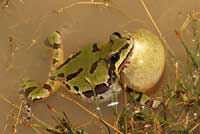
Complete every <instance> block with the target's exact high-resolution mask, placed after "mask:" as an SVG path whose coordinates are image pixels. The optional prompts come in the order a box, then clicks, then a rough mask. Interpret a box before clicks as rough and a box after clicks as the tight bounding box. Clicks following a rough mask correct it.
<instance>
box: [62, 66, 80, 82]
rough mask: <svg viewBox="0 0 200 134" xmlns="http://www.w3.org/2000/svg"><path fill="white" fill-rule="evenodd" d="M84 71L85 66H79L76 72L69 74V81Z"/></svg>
mask: <svg viewBox="0 0 200 134" xmlns="http://www.w3.org/2000/svg"><path fill="white" fill-rule="evenodd" d="M82 71H83V68H79V69H78V70H77V71H76V72H75V73H72V74H69V75H68V76H67V78H66V80H67V81H69V80H71V79H73V78H75V77H76V76H78V75H79V74H80V73H81V72H82Z"/></svg>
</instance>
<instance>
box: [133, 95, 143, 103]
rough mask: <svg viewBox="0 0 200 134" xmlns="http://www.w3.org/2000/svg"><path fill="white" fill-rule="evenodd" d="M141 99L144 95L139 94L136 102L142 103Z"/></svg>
mask: <svg viewBox="0 0 200 134" xmlns="http://www.w3.org/2000/svg"><path fill="white" fill-rule="evenodd" d="M141 99H142V93H139V96H138V98H136V99H135V100H136V101H137V102H140V101H141Z"/></svg>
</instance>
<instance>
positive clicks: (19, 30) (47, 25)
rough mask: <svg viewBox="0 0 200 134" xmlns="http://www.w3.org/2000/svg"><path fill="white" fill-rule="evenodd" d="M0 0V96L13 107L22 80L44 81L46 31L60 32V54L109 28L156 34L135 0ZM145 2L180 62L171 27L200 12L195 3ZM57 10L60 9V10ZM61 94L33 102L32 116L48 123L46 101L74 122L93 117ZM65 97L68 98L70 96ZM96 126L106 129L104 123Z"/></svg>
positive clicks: (4, 111)
mask: <svg viewBox="0 0 200 134" xmlns="http://www.w3.org/2000/svg"><path fill="white" fill-rule="evenodd" d="M1 1H2V2H1ZM1 1H0V4H1V5H0V6H1V9H0V30H1V31H0V44H1V46H0V47H1V49H0V61H1V64H0V70H1V75H0V85H1V88H0V94H1V95H3V96H5V97H6V98H9V99H10V100H11V101H12V102H15V103H16V104H18V105H20V99H19V94H18V93H19V91H20V83H21V82H22V81H23V80H26V79H33V80H37V81H38V82H40V83H42V82H44V81H45V80H46V79H47V76H48V71H49V57H50V54H49V51H50V50H49V48H48V47H47V46H46V45H45V39H46V37H47V35H49V33H51V32H52V31H55V30H59V31H61V32H62V34H63V42H64V49H65V55H66V56H67V55H69V54H70V53H71V52H74V51H76V50H78V49H79V48H81V47H83V46H84V45H86V44H88V43H91V42H98V41H107V40H108V37H109V34H110V33H112V32H114V31H124V30H127V31H134V30H135V29H137V28H146V29H148V30H150V31H152V32H154V33H155V34H157V32H156V30H155V29H154V27H153V25H152V23H151V21H150V20H149V18H148V16H147V14H146V12H145V10H144V8H143V7H142V4H141V3H140V1H139V0H138V1H131V0H115V1H111V2H110V3H109V4H111V7H110V8H108V7H106V6H105V5H89V4H85V5H84V4H80V5H76V6H72V7H69V8H65V7H67V6H68V5H70V4H72V3H74V2H77V0H68V1H66V0H59V1H51V2H50V1H48V0H42V1H36V0H29V1H25V0H24V1H23V0H12V1H9V3H8V7H7V8H3V7H2V6H4V1H3V0H1ZM146 4H147V6H148V8H149V10H150V12H151V14H152V16H153V17H154V19H155V21H156V23H157V25H158V26H159V28H160V30H161V32H162V33H163V35H164V36H165V38H166V40H167V41H168V43H169V45H170V47H171V49H172V50H173V51H174V53H175V56H176V57H177V58H178V59H181V60H185V54H184V51H183V48H182V47H181V46H180V45H179V42H178V40H177V39H176V36H175V33H174V30H175V29H179V28H180V26H181V25H182V23H183V22H184V20H185V19H186V17H187V14H188V13H190V12H191V11H192V10H194V11H199V10H200V8H199V5H200V1H196V0H190V1H188V0H187V1H186V0H162V1H161V0H160V1H158V0H148V1H146ZM62 8H64V10H61V9H62ZM58 11H60V12H58ZM157 35H158V34H157ZM158 36H159V35H158ZM170 72H171V69H170V68H167V69H166V71H165V73H164V76H163V78H162V80H161V84H159V86H158V88H160V89H162V84H164V83H165V82H166V79H168V78H166V77H165V75H166V74H167V73H170ZM61 92H64V93H66V92H65V91H64V90H63V91H59V92H58V93H56V94H54V95H53V96H51V97H49V98H48V99H46V100H45V101H44V102H41V103H34V104H33V112H34V114H35V115H36V116H38V117H39V118H40V119H41V120H44V121H45V122H49V124H54V123H53V120H52V119H51V118H50V115H51V113H49V111H48V109H47V107H46V104H50V105H51V106H53V107H55V108H56V109H57V110H58V111H65V112H66V113H67V115H68V116H69V118H70V120H71V122H72V123H73V124H75V126H78V125H80V124H83V123H86V122H87V121H88V120H90V119H93V118H92V117H91V116H90V115H88V114H87V113H86V112H84V111H83V110H81V109H80V108H79V107H77V106H76V105H75V104H73V103H71V102H69V101H67V100H64V99H63V98H61V97H60V93H61ZM66 94H68V95H69V93H66ZM70 96H71V97H73V98H74V96H73V95H70ZM75 99H76V100H77V101H80V103H83V104H84V105H85V106H86V107H87V108H88V109H90V110H91V111H95V105H92V104H90V103H86V102H82V101H81V100H80V99H79V98H76V97H75ZM122 105H123V104H122ZM0 107H1V109H0V113H1V114H0V120H1V121H0V131H1V132H2V133H5V132H3V131H2V130H3V129H4V126H5V124H6V116H7V115H8V112H10V110H11V109H12V107H11V106H10V105H8V104H7V103H6V102H5V101H2V100H1V101H0ZM47 112H48V114H47ZM101 112H102V115H103V118H104V119H106V120H107V121H108V122H111V123H112V122H113V120H114V116H113V110H112V109H111V108H108V107H106V106H102V107H101ZM99 124H100V122H99V121H96V120H93V122H92V123H90V124H89V126H87V127H86V130H88V133H89V134H90V133H94V132H95V133H97V132H99V133H103V132H101V130H102V129H101V128H99ZM102 127H103V130H104V133H106V128H105V126H102ZM17 130H18V133H20V134H27V133H29V134H34V131H33V130H32V129H30V128H27V127H22V126H21V127H19V129H17ZM8 131H9V130H8Z"/></svg>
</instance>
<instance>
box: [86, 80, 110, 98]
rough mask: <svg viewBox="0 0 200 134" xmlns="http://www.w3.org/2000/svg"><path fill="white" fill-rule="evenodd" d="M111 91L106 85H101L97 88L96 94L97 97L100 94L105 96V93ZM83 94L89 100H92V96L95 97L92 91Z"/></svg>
mask: <svg viewBox="0 0 200 134" xmlns="http://www.w3.org/2000/svg"><path fill="white" fill-rule="evenodd" d="M108 89H109V86H107V85H106V84H105V83H103V84H99V85H97V86H96V87H95V89H94V91H95V93H96V95H98V94H103V93H105V92H106V91H107V90H108ZM83 94H84V95H85V96H86V97H87V98H91V97H92V96H94V92H93V91H92V90H90V91H85V92H83Z"/></svg>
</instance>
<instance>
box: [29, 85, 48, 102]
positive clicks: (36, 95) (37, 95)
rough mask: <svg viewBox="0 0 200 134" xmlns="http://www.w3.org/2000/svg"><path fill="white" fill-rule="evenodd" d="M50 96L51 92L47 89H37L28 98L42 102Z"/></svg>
mask: <svg viewBox="0 0 200 134" xmlns="http://www.w3.org/2000/svg"><path fill="white" fill-rule="evenodd" d="M48 96H49V91H48V90H47V89H45V88H41V87H38V88H35V89H33V90H32V91H31V92H30V93H29V94H28V98H29V99H31V100H41V99H44V98H47V97H48Z"/></svg>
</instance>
